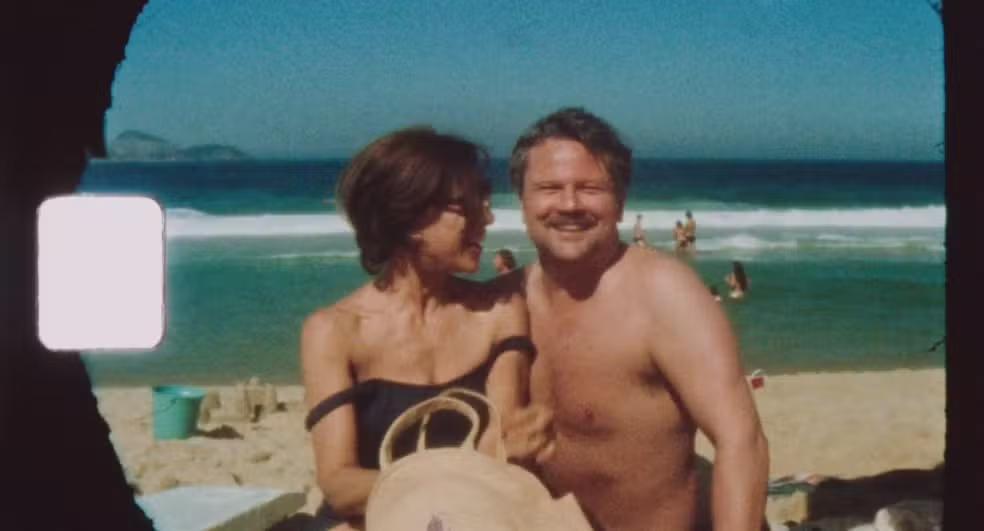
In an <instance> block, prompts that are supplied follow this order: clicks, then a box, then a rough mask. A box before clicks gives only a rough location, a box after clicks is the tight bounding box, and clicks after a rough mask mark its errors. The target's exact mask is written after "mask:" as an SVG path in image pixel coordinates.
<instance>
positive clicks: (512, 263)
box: [495, 249, 516, 270]
mask: <svg viewBox="0 0 984 531" xmlns="http://www.w3.org/2000/svg"><path fill="white" fill-rule="evenodd" d="M495 254H497V255H499V258H500V259H502V265H504V266H506V267H508V268H509V269H510V270H513V269H516V257H515V256H514V255H513V252H512V251H510V250H509V249H499V250H498V251H496V252H495Z"/></svg>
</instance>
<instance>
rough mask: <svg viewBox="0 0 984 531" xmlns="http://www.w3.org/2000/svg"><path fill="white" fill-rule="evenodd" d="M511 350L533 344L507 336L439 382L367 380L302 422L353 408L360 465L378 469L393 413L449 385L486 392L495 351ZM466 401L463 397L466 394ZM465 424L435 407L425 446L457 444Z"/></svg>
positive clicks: (309, 424)
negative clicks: (459, 371) (481, 358)
mask: <svg viewBox="0 0 984 531" xmlns="http://www.w3.org/2000/svg"><path fill="white" fill-rule="evenodd" d="M510 350H520V351H524V352H526V353H528V354H529V355H530V357H534V356H536V347H534V346H533V342H532V341H530V338H529V337H527V336H512V337H508V338H506V339H503V340H502V341H500V342H498V343H496V344H495V345H493V346H492V348H491V349H490V352H489V356H488V358H487V359H486V360H485V361H484V362H482V364H481V365H479V366H478V367H475V368H474V369H472V370H471V371H469V372H468V373H466V374H464V375H462V376H459V377H457V378H455V379H454V380H451V381H450V382H446V383H441V384H410V383H403V382H394V381H392V380H384V379H381V378H372V379H369V380H365V381H362V382H358V383H356V384H355V385H353V386H352V387H349V388H348V389H345V390H343V391H340V392H338V393H335V394H334V395H331V396H329V397H328V398H326V399H324V400H322V401H321V402H320V403H318V405H316V406H314V407H313V408H311V411H310V412H309V413H308V415H307V418H306V419H305V421H304V425H305V428H307V430H308V431H310V430H311V428H313V427H314V425H315V424H317V423H318V422H319V421H320V420H321V419H323V418H324V417H325V415H327V414H328V413H331V412H332V411H333V410H335V408H338V407H339V406H342V405H345V404H348V403H349V402H351V403H352V404H353V405H354V406H355V418H356V421H355V422H356V433H357V437H358V441H359V444H358V446H359V448H358V454H359V466H361V467H363V468H370V469H376V468H379V447H380V446H381V445H382V442H383V435H385V434H386V430H387V429H389V426H390V424H392V423H393V421H394V420H396V417H398V416H400V414H401V413H403V412H404V411H406V410H407V409H409V408H410V407H411V406H414V405H415V404H419V403H420V402H423V401H424V400H427V399H428V398H431V397H434V396H437V395H439V394H441V393H442V392H444V391H446V390H447V389H449V388H452V387H464V388H467V389H471V390H473V391H477V392H479V393H483V394H484V393H485V381H486V379H487V378H488V375H489V371H490V370H491V369H492V365H493V364H494V363H495V360H496V359H498V357H499V355H500V354H502V353H503V352H507V351H510ZM466 399H467V397H466ZM477 410H478V411H479V412H480V414H481V416H482V419H483V420H482V424H483V425H484V424H485V422H487V419H486V416H485V412H484V408H481V407H480V408H477ZM468 428H469V425H468V421H467V420H466V419H464V418H463V417H461V416H460V415H455V414H453V413H449V412H444V411H439V412H437V413H435V414H434V415H433V416H432V418H431V421H430V424H429V426H428V432H427V442H428V446H443V445H447V444H449V443H453V444H460V442H461V440H462V439H463V437H464V435H465V434H466V433H467V431H468ZM415 433H416V430H407V431H406V432H405V433H404V435H407V436H408V437H403V438H398V439H397V440H396V441H394V455H401V454H402V453H406V452H407V451H410V449H412V448H413V443H414V441H415V440H416V438H415V436H414V435H413V434H415Z"/></svg>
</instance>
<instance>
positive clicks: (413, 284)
mask: <svg viewBox="0 0 984 531" xmlns="http://www.w3.org/2000/svg"><path fill="white" fill-rule="evenodd" d="M451 281H452V277H451V275H450V274H449V273H447V272H446V271H426V270H423V269H422V268H420V267H419V266H417V265H416V264H413V263H411V262H409V261H401V262H400V263H398V264H396V265H394V267H392V268H391V269H390V271H389V273H388V274H387V279H386V288H385V290H384V291H385V293H386V294H387V295H388V296H390V297H392V298H393V299H395V301H394V302H396V304H399V305H400V306H403V307H406V308H412V309H414V311H419V312H420V313H421V314H426V313H428V312H430V311H432V310H434V309H435V308H437V307H438V306H441V305H443V304H444V303H445V302H447V300H448V298H449V291H450V289H451Z"/></svg>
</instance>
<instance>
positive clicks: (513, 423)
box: [502, 404, 555, 465]
mask: <svg viewBox="0 0 984 531" xmlns="http://www.w3.org/2000/svg"><path fill="white" fill-rule="evenodd" d="M502 424H503V426H502V434H503V439H504V441H505V446H506V455H508V456H509V459H510V460H511V461H514V462H517V463H519V464H523V465H530V464H533V463H536V464H540V463H543V462H544V461H546V460H547V459H550V456H551V455H553V452H554V447H555V444H554V441H555V438H554V430H553V412H552V411H551V410H550V409H549V408H547V407H546V406H543V405H538V404H534V405H531V406H529V407H526V408H523V409H519V410H517V411H516V412H515V413H513V414H511V415H509V417H508V418H504V419H502Z"/></svg>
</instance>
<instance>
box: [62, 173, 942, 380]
mask: <svg viewBox="0 0 984 531" xmlns="http://www.w3.org/2000/svg"><path fill="white" fill-rule="evenodd" d="M343 164H344V161H340V160H324V161H251V162H236V163H228V162H223V163H120V162H95V163H93V164H91V165H90V167H89V168H88V169H87V170H86V172H85V174H84V176H83V179H82V184H81V186H80V192H98V193H137V194H146V195H151V196H154V197H155V198H156V199H157V200H158V201H159V202H160V203H161V204H162V205H163V206H164V207H165V209H166V215H167V251H166V252H167V302H168V306H167V331H166V336H165V339H164V340H163V342H162V343H161V344H160V345H159V346H158V347H157V348H156V349H154V350H152V351H149V352H125V353H115V352H114V353H107V352H87V353H84V359H85V360H86V363H87V365H88V367H89V370H90V373H91V374H92V376H93V379H94V382H95V383H96V384H97V385H147V384H153V383H163V382H179V383H195V384H209V383H230V382H232V381H235V380H240V379H245V378H248V377H250V376H253V375H256V376H259V377H260V378H262V379H264V380H267V381H272V382H277V383H298V382H299V374H298V363H297V346H298V330H299V327H300V324H301V322H302V320H303V319H304V317H305V315H307V313H308V312H310V311H311V310H312V309H314V308H316V307H317V306H319V305H324V304H329V303H331V302H332V301H334V300H336V299H338V298H339V297H340V296H342V295H343V294H344V293H346V292H347V291H349V290H351V289H353V288H354V287H356V286H358V285H359V284H361V283H362V282H365V281H366V280H367V277H366V275H365V274H364V273H363V272H362V270H361V269H360V267H359V264H358V255H357V251H356V248H355V245H354V242H353V238H352V234H351V232H350V230H349V228H348V226H347V225H346V223H345V221H344V220H343V219H342V218H341V217H340V216H339V215H338V213H337V212H336V211H335V209H334V205H333V202H332V191H333V189H334V182H335V179H336V177H337V175H338V173H339V171H340V170H341V168H342V166H343ZM492 177H493V180H494V190H495V194H494V196H493V207H494V211H495V214H496V222H495V224H494V225H492V226H491V227H490V228H489V235H488V237H487V239H486V246H485V247H486V249H487V250H486V254H485V257H484V258H483V266H482V270H481V271H479V272H478V273H476V275H475V276H476V277H477V278H486V277H489V276H491V274H492V271H491V250H493V249H496V248H499V247H508V248H510V249H512V250H513V251H514V252H516V253H517V256H518V258H519V260H520V261H521V262H529V261H531V260H533V259H534V258H535V251H534V249H533V247H532V245H531V244H530V243H529V241H528V240H527V238H526V236H525V233H524V232H523V224H522V221H521V218H520V216H519V212H518V207H517V200H516V198H515V196H514V194H512V192H511V191H510V190H509V185H508V181H507V178H506V174H505V163H504V161H496V162H495V163H494V164H493V168H492ZM629 193H630V199H629V201H628V204H627V206H626V212H625V218H624V222H623V227H622V228H623V235H624V237H625V239H626V240H628V239H629V238H630V236H631V226H632V223H633V222H634V220H635V214H636V213H641V214H643V224H644V226H645V228H646V229H647V234H648V237H649V239H650V241H653V242H655V243H656V244H657V245H658V246H660V247H663V248H665V249H670V248H671V245H672V244H671V238H670V231H671V229H672V227H673V224H674V223H675V221H676V220H678V219H683V212H684V211H685V210H687V209H690V210H692V211H693V212H694V216H695V218H696V220H697V223H698V253H697V254H696V255H695V256H693V257H692V258H690V259H689V260H688V261H689V263H690V264H691V266H692V267H693V268H694V269H695V270H696V271H697V272H698V273H699V274H700V276H701V277H702V278H703V279H704V281H705V282H706V283H707V284H708V285H709V286H710V285H717V286H718V287H719V288H720V289H721V290H722V291H724V281H723V277H724V275H725V274H726V273H727V272H728V271H729V268H730V264H731V261H732V260H741V261H743V262H744V263H745V268H746V271H747V272H748V275H749V277H750V279H751V290H750V292H749V294H748V296H747V297H746V299H744V300H742V301H739V302H729V301H726V302H725V303H724V308H725V309H726V312H727V313H728V315H729V317H730V319H731V321H732V323H733V325H734V328H735V331H736V332H737V335H738V338H739V342H740V347H741V352H742V356H743V361H744V364H745V366H746V368H747V369H748V370H749V371H751V370H753V369H757V368H760V369H763V370H765V371H766V372H767V373H770V374H777V373H789V372H797V371H816V370H858V369H872V368H894V367H927V366H942V365H943V359H944V348H945V345H944V346H941V347H939V348H937V349H936V350H935V351H930V350H929V348H930V347H931V346H932V345H933V344H935V343H936V342H937V341H938V340H939V339H940V338H941V337H942V336H943V333H944V262H945V252H944V247H943V240H944V224H945V217H946V210H945V207H944V201H943V165H942V164H941V163H932V162H927V163H880V162H815V161H781V162H777V161H689V160H638V161H636V169H635V173H634V176H633V182H632V184H631V186H630V192H629Z"/></svg>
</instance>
